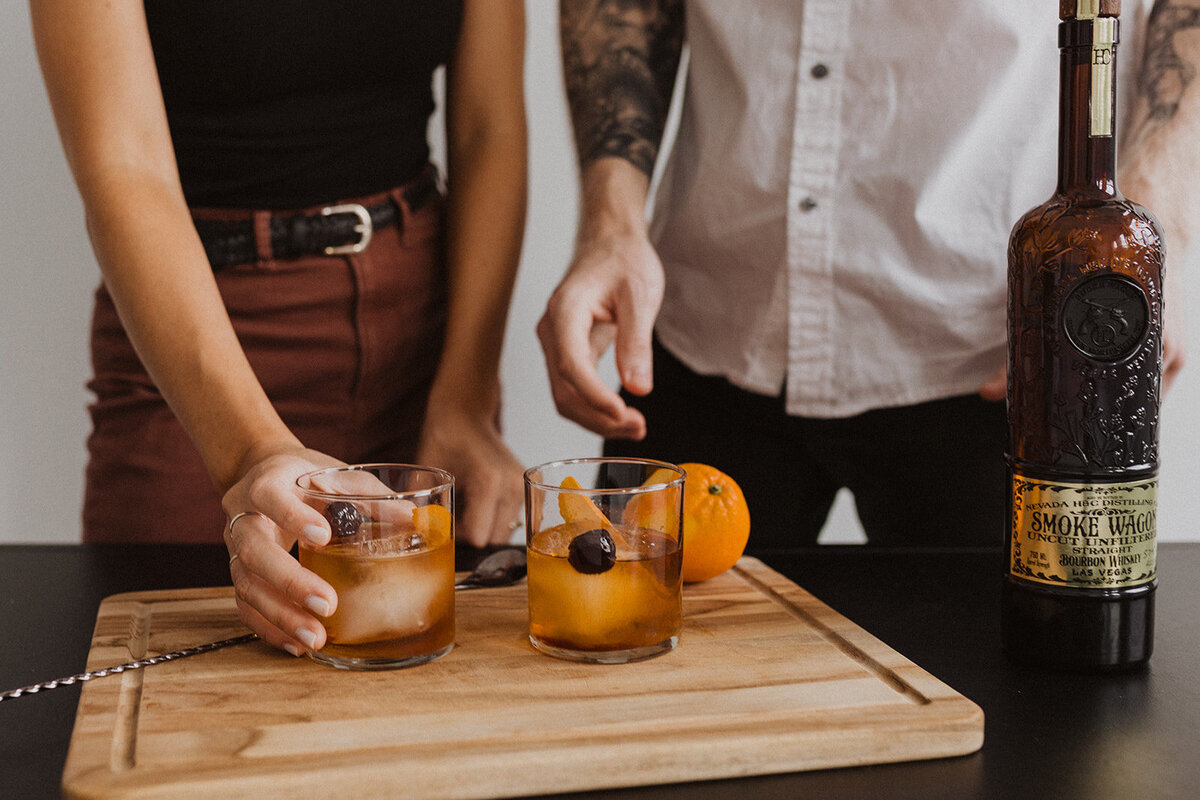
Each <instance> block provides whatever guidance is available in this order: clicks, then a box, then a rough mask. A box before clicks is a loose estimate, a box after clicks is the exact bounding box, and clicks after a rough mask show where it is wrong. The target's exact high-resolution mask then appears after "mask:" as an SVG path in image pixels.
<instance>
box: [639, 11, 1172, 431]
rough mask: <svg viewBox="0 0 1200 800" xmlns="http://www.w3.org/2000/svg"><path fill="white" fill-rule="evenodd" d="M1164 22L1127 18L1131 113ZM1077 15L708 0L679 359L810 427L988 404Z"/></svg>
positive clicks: (677, 310)
mask: <svg viewBox="0 0 1200 800" xmlns="http://www.w3.org/2000/svg"><path fill="white" fill-rule="evenodd" d="M1148 6H1149V3H1138V2H1136V1H1135V0H1126V2H1125V3H1124V4H1123V10H1122V15H1121V43H1120V45H1119V46H1118V51H1117V52H1118V92H1119V98H1118V106H1117V109H1118V113H1121V112H1122V111H1125V110H1128V107H1129V105H1130V104H1129V102H1128V101H1126V100H1125V98H1126V97H1127V96H1128V95H1129V94H1130V93H1131V91H1132V89H1133V76H1134V74H1135V68H1136V66H1137V62H1138V61H1139V60H1140V58H1141V53H1140V41H1139V37H1138V36H1137V34H1138V33H1139V32H1140V30H1141V28H1142V27H1143V26H1142V25H1141V24H1139V23H1140V22H1141V20H1142V19H1143V18H1144V17H1145V15H1146V13H1147V11H1148ZM1057 13H1058V4H1057V3H1054V2H1051V0H1005V1H1004V2H1000V3H998V2H982V0H921V1H920V2H914V1H910V0H737V1H736V2H731V0H689V2H688V3H687V43H688V51H689V60H688V66H687V75H686V80H687V85H686V88H685V89H684V95H683V107H682V111H681V116H680V123H679V129H678V132H677V135H676V138H675V143H674V147H673V149H672V151H671V154H670V156H669V160H668V162H667V164H666V166H665V170H664V173H663V176H662V179H661V182H660V185H659V187H658V192H657V196H656V201H655V207H654V213H653V221H652V235H653V238H654V241H655V244H656V246H657V248H658V251H659V254H660V256H661V257H662V260H663V263H664V266H665V268H666V274H667V284H666V296H665V300H664V303H663V307H662V310H661V312H660V314H659V317H658V320H657V325H656V331H657V333H658V336H659V338H660V339H661V341H662V342H663V344H664V345H665V346H666V347H667V348H668V349H669V350H670V351H671V352H673V353H674V354H675V355H676V356H677V357H679V358H680V359H681V360H682V361H683V362H684V363H686V364H687V365H688V366H690V367H691V368H692V369H694V370H695V371H697V372H699V373H702V374H706V375H722V376H725V377H726V378H727V379H728V380H730V381H731V382H732V383H734V384H735V385H738V386H740V387H742V388H745V389H747V390H750V391H753V392H758V393H762V394H772V395H773V394H778V393H779V392H780V391H781V390H782V391H783V392H784V393H785V396H786V401H787V409H788V411H789V413H792V414H795V415H801V416H811V417H844V416H850V415H853V414H857V413H859V412H862V411H865V410H868V409H872V408H880V407H886V406H896V405H908V404H913V403H918V402H923V401H926V400H932V399H937V398H942V397H949V396H952V395H956V394H968V393H972V392H975V391H976V390H977V389H978V388H979V386H980V385H981V384H982V383H983V382H984V381H986V380H987V379H988V378H989V377H991V376H992V375H994V374H995V373H996V372H997V371H998V370H999V369H1001V368H1002V367H1003V365H1004V339H1005V322H1004V317H1005V291H1006V289H1005V285H1006V277H1005V275H1006V249H1007V243H1008V235H1009V232H1010V230H1011V228H1012V225H1013V223H1014V222H1016V220H1017V218H1018V217H1019V216H1020V215H1021V214H1022V213H1024V212H1025V211H1026V210H1028V209H1029V208H1031V207H1033V206H1035V205H1037V204H1038V203H1041V202H1043V201H1044V200H1046V199H1047V198H1048V197H1049V196H1050V195H1051V194H1052V193H1053V191H1054V187H1055V180H1056V158H1057V156H1056V154H1057V142H1058V74H1059V50H1058V43H1057V30H1058V16H1057ZM1133 199H1135V200H1136V199H1137V198H1133Z"/></svg>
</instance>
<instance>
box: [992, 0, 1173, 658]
mask: <svg viewBox="0 0 1200 800" xmlns="http://www.w3.org/2000/svg"><path fill="white" fill-rule="evenodd" d="M1060 12H1061V13H1060V17H1061V22H1060V23H1059V47H1060V49H1061V97H1060V112H1059V126H1060V130H1059V168H1058V188H1057V190H1056V192H1055V194H1054V196H1053V197H1051V198H1050V200H1049V201H1047V202H1046V203H1044V204H1042V205H1040V206H1038V207H1037V208H1035V209H1033V210H1031V211H1029V212H1028V213H1026V214H1025V215H1024V216H1023V217H1022V218H1021V219H1020V220H1019V221H1018V222H1017V224H1016V226H1015V227H1014V228H1013V232H1012V236H1011V238H1010V240H1009V251H1008V263H1009V271H1008V281H1009V300H1008V376H1009V378H1008V426H1009V451H1008V460H1009V469H1010V475H1011V512H1010V523H1011V530H1010V534H1009V537H1008V547H1007V573H1006V575H1005V581H1004V594H1003V629H1004V645H1005V649H1006V651H1007V652H1008V653H1009V654H1010V655H1012V656H1013V657H1014V658H1017V659H1019V660H1022V661H1029V662H1036V663H1040V664H1042V665H1046V666H1050V667H1056V668H1065V669H1080V670H1112V669H1126V668H1130V667H1135V666H1138V665H1140V664H1144V663H1145V662H1146V661H1147V660H1148V659H1149V658H1150V653H1151V650H1152V647H1153V634H1154V592H1155V588H1156V579H1155V555H1156V549H1155V535H1156V529H1155V512H1156V493H1157V485H1158V480H1157V476H1158V415H1159V396H1160V382H1161V373H1162V265H1163V254H1162V234H1161V231H1160V229H1159V225H1158V222H1157V221H1156V220H1155V219H1154V217H1153V215H1152V214H1150V212H1148V211H1147V210H1146V209H1144V208H1142V207H1140V206H1138V205H1135V204H1134V203H1131V202H1130V201H1128V200H1126V199H1125V198H1124V197H1123V196H1122V195H1121V193H1120V192H1119V191H1118V190H1117V185H1116V151H1117V147H1116V136H1115V133H1116V130H1115V116H1114V104H1115V92H1114V80H1113V77H1114V73H1115V55H1116V45H1117V39H1118V21H1117V16H1118V14H1119V0H1117V2H1112V0H1061V3H1060Z"/></svg>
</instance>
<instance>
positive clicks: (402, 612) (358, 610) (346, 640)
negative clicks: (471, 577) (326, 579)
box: [329, 556, 446, 644]
mask: <svg viewBox="0 0 1200 800" xmlns="http://www.w3.org/2000/svg"><path fill="white" fill-rule="evenodd" d="M412 559H413V557H411V556H408V557H400V558H395V557H393V558H364V559H355V560H356V561H357V562H358V563H357V564H356V565H355V575H354V577H353V579H352V580H350V581H348V582H345V583H341V584H340V585H339V586H338V587H337V591H338V609H337V615H336V617H337V619H336V620H330V623H331V624H330V626H329V627H330V630H329V633H330V638H331V640H333V641H334V642H335V643H336V644H362V643H364V642H377V641H382V640H386V639H398V638H401V637H406V636H412V635H414V634H417V633H420V632H421V631H424V630H427V629H428V628H430V627H431V626H432V625H433V624H434V623H435V622H436V621H437V619H438V615H439V614H442V613H444V609H442V608H439V605H444V603H439V600H440V599H441V598H440V595H444V594H445V593H446V588H445V583H446V576H445V575H443V574H441V571H440V570H437V569H430V568H429V567H430V566H431V565H429V564H425V565H424V567H425V568H419V567H417V566H416V565H409V564H406V563H405V562H409V561H411V560H412Z"/></svg>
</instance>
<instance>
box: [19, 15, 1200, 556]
mask: <svg viewBox="0 0 1200 800" xmlns="http://www.w3.org/2000/svg"><path fill="white" fill-rule="evenodd" d="M14 5H15V6H16V8H10V10H9V14H8V16H7V20H6V23H5V24H4V25H2V26H0V98H3V100H4V102H3V105H2V106H0V275H2V276H3V288H0V543H13V542H37V543H53V542H77V541H79V536H80V533H79V527H80V526H79V510H80V503H81V494H82V485H83V466H84V460H85V453H84V439H85V437H86V436H87V432H88V417H87V413H86V404H87V403H88V402H89V395H88V393H87V391H86V389H85V387H84V382H85V381H86V380H87V377H88V375H89V367H88V363H87V347H86V342H87V329H88V322H89V317H90V313H91V293H92V291H93V289H94V288H95V286H96V284H97V282H98V280H99V270H98V269H97V267H96V264H95V261H94V260H93V258H92V255H91V250H90V248H89V246H88V242H87V237H86V235H85V233H84V229H83V215H82V211H81V207H80V202H79V199H78V195H77V194H76V192H75V188H74V185H73V184H72V182H71V178H70V175H69V173H68V171H67V168H66V165H65V163H64V160H63V156H62V152H61V149H60V147H59V143H58V138H57V134H56V133H55V130H54V124H53V120H52V118H51V115H50V110H49V106H48V104H47V101H46V96H45V91H44V89H43V87H42V82H41V78H40V75H39V72H38V67H37V61H36V58H35V55H34V50H33V43H32V38H31V35H30V31H29V12H28V9H27V8H26V6H25V4H24V3H20V4H14ZM526 6H527V8H528V12H529V15H528V56H527V61H526V63H527V65H528V69H527V78H526V87H527V92H528V106H529V125H530V134H531V143H530V144H531V147H530V153H531V161H530V181H531V183H530V206H529V217H528V227H527V230H526V235H525V254H524V258H523V261H522V266H521V275H520V278H519V280H518V284H517V291H516V300H515V302H514V304H513V309H512V316H511V321H510V325H509V334H508V338H507V340H506V343H505V353H504V381H505V385H506V399H505V402H506V409H505V415H504V422H505V428H506V431H507V434H508V438H509V442H510V444H511V446H512V447H513V449H514V451H515V452H516V454H517V457H518V458H519V459H521V461H522V462H524V463H526V464H536V463H539V462H542V461H547V460H550V459H554V458H562V457H569V456H578V455H592V454H594V453H596V452H598V450H599V446H600V445H599V440H598V439H597V438H596V437H595V436H593V435H591V434H589V433H587V432H586V431H583V430H582V429H580V428H578V427H577V426H575V425H573V424H572V423H569V422H566V421H565V420H562V419H560V418H559V417H558V415H557V413H556V412H555V410H554V405H553V402H552V401H551V399H550V392H549V388H548V385H547V382H546V376H545V370H544V366H543V363H542V357H541V351H540V349H539V346H538V343H537V338H536V336H535V335H534V330H533V327H534V324H535V323H536V322H537V319H538V317H539V316H540V315H541V312H542V309H543V308H544V306H545V302H546V298H547V297H548V296H549V294H550V291H551V290H552V289H553V287H554V285H555V284H556V283H557V282H558V279H559V276H560V275H561V273H562V271H563V269H564V267H565V266H566V264H567V261H568V258H569V256H570V252H571V246H572V239H573V236H574V230H575V221H576V214H577V202H576V189H577V184H576V177H575V167H574V151H573V148H572V145H571V139H570V134H569V129H568V123H567V116H566V108H565V102H564V99H563V94H562V78H561V72H560V69H559V66H558V41H557V20H556V8H557V3H556V2H555V0H526ZM1175 266H1178V265H1175ZM1191 277H1192V276H1186V278H1187V279H1188V281H1190V279H1191ZM1183 282H1187V281H1181V283H1183ZM1193 294H1195V293H1193ZM1193 317H1196V314H1195V313H1194V312H1193ZM1197 325H1200V323H1197ZM1196 327H1197V326H1196V325H1193V326H1192V329H1193V332H1192V333H1191V335H1190V337H1189V338H1190V340H1191V341H1190V351H1191V352H1192V353H1193V355H1194V357H1195V358H1197V359H1200V342H1198V341H1197V335H1196V334H1195V329H1196ZM605 367H606V372H607V375H608V376H609V377H610V378H611V377H612V376H613V375H614V371H613V369H612V366H611V363H609V364H606V365H605ZM1198 397H1200V364H1193V365H1192V368H1191V369H1189V370H1187V371H1186V372H1185V374H1184V376H1183V377H1182V379H1181V380H1180V382H1179V383H1178V384H1177V385H1176V387H1175V388H1174V390H1173V391H1172V393H1171V395H1170V397H1169V399H1168V402H1167V403H1166V405H1165V408H1164V412H1163V427H1162V440H1163V442H1162V466H1163V475H1162V483H1161V486H1160V494H1159V497H1160V516H1159V519H1160V523H1159V532H1160V539H1161V540H1162V541H1171V540H1184V539H1187V540H1200V529H1197V528H1196V527H1193V525H1192V524H1191V523H1192V520H1194V519H1197V518H1198V517H1200V513H1198V512H1200V492H1198V491H1196V487H1197V486H1200V482H1198V479H1200V467H1198V465H1197V460H1196V458H1195V457H1194V455H1193V454H1194V453H1196V452H1197V450H1198V449H1200V426H1196V425H1193V424H1191V421H1190V420H1189V411H1190V409H1192V408H1195V406H1196V402H1197V398H1198ZM860 540H861V530H860V529H859V527H858V523H857V519H856V518H855V517H854V512H853V510H852V507H851V504H850V503H849V501H848V497H847V496H845V495H844V494H843V496H842V497H840V498H839V502H838V503H837V505H836V506H835V508H834V513H833V515H832V516H831V519H830V522H829V524H828V525H827V526H826V529H825V532H824V533H823V534H822V541H826V542H854V541H860Z"/></svg>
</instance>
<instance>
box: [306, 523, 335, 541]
mask: <svg viewBox="0 0 1200 800" xmlns="http://www.w3.org/2000/svg"><path fill="white" fill-rule="evenodd" d="M300 535H301V536H303V537H304V538H305V539H307V540H308V543H309V544H315V545H323V544H326V543H327V542H328V541H329V531H327V530H325V529H324V528H322V527H321V526H320V525H305V526H304V527H303V528H301V529H300Z"/></svg>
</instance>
